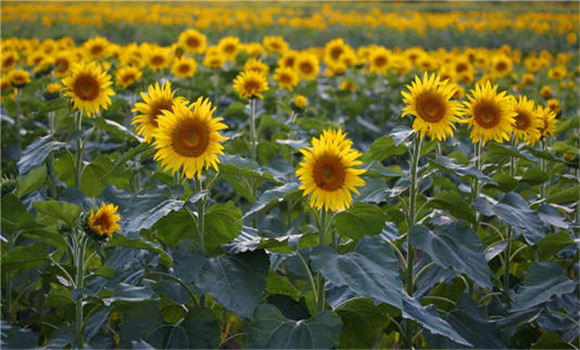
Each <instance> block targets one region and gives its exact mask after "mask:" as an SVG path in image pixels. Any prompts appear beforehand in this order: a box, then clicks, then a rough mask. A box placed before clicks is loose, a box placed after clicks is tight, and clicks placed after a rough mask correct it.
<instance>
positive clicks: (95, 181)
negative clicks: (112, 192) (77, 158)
mask: <svg viewBox="0 0 580 350" xmlns="http://www.w3.org/2000/svg"><path fill="white" fill-rule="evenodd" d="M116 158H118V156H114V157H113V156H111V155H102V156H100V157H98V158H97V159H95V160H93V161H92V162H91V163H89V164H88V165H87V166H86V167H85V169H84V171H83V175H82V178H81V191H82V192H83V193H84V194H86V195H87V196H89V197H96V196H98V195H100V194H101V192H103V190H104V189H105V187H106V186H107V185H114V186H115V187H117V188H124V187H126V186H127V185H128V184H129V179H130V177H131V173H132V172H131V170H130V169H128V168H126V167H124V166H117V163H116V161H115V159H116Z"/></svg>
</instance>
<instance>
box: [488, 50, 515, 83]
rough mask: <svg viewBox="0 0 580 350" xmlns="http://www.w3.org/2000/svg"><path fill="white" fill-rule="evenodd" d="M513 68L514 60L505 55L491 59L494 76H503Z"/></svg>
mask: <svg viewBox="0 0 580 350" xmlns="http://www.w3.org/2000/svg"><path fill="white" fill-rule="evenodd" d="M511 70H512V61H511V60H510V59H509V58H508V57H507V56H505V55H498V56H494V57H493V58H492V60H491V72H492V75H493V76H494V77H497V78H501V77H505V76H506V75H508V74H509V73H510V72H511Z"/></svg>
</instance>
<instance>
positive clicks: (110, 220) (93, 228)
mask: <svg viewBox="0 0 580 350" xmlns="http://www.w3.org/2000/svg"><path fill="white" fill-rule="evenodd" d="M117 209H119V207H118V206H116V205H113V204H107V205H105V203H101V207H100V208H99V210H97V211H96V212H95V211H94V210H91V213H90V215H89V218H88V220H87V221H88V222H87V224H88V228H89V230H87V232H89V233H90V234H92V236H94V238H96V239H105V238H107V237H113V233H115V231H117V230H120V229H121V226H120V225H119V224H118V222H119V220H121V216H120V215H119V214H117Z"/></svg>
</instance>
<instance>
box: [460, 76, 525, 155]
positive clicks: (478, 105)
mask: <svg viewBox="0 0 580 350" xmlns="http://www.w3.org/2000/svg"><path fill="white" fill-rule="evenodd" d="M497 89H498V86H497V85H493V86H492V85H491V83H489V82H487V83H486V84H485V85H480V84H477V85H476V86H475V89H472V90H471V91H470V94H469V95H468V96H467V98H468V100H469V101H466V102H464V105H465V109H466V114H467V116H468V118H467V119H465V120H464V121H463V122H464V123H467V124H468V125H469V127H470V128H471V140H472V142H473V143H477V142H479V141H482V144H483V145H485V144H486V142H487V141H489V140H495V141H497V142H502V141H504V140H506V141H507V140H509V139H510V136H511V133H512V130H513V125H514V123H515V116H516V113H515V112H514V110H513V109H512V101H511V100H510V98H509V97H508V96H507V95H506V92H505V91H502V92H501V93H498V92H497Z"/></svg>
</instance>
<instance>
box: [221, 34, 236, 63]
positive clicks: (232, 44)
mask: <svg viewBox="0 0 580 350" xmlns="http://www.w3.org/2000/svg"><path fill="white" fill-rule="evenodd" d="M218 49H219V52H220V53H221V54H222V55H223V56H224V57H225V58H226V59H228V60H232V61H233V60H234V59H235V58H236V56H237V54H238V51H239V49H240V39H239V38H236V37H233V36H227V37H225V38H222V39H221V40H220V42H219V43H218Z"/></svg>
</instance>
